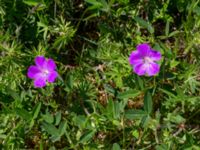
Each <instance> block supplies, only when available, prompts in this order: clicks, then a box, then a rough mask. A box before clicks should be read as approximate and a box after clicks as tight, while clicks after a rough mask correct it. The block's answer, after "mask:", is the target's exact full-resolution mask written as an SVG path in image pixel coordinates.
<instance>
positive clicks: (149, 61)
mask: <svg viewBox="0 0 200 150" xmlns="http://www.w3.org/2000/svg"><path fill="white" fill-rule="evenodd" d="M152 62H153V61H152V60H151V58H149V57H144V63H145V64H149V63H152Z"/></svg>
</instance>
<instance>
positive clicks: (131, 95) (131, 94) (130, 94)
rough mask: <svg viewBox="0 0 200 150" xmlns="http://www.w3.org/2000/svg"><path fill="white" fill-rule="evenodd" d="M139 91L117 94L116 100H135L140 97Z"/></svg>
mask: <svg viewBox="0 0 200 150" xmlns="http://www.w3.org/2000/svg"><path fill="white" fill-rule="evenodd" d="M140 93H141V92H140V91H137V90H128V91H125V92H122V93H119V94H118V95H117V98H119V99H125V98H135V97H136V96H138V95H140Z"/></svg>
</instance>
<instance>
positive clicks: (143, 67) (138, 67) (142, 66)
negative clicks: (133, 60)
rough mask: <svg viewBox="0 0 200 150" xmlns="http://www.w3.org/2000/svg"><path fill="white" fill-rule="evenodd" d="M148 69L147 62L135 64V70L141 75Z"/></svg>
mask: <svg viewBox="0 0 200 150" xmlns="http://www.w3.org/2000/svg"><path fill="white" fill-rule="evenodd" d="M146 70H147V65H146V64H143V63H141V64H137V65H135V66H134V72H135V73H136V74H137V75H139V76H142V75H145V74H146Z"/></svg>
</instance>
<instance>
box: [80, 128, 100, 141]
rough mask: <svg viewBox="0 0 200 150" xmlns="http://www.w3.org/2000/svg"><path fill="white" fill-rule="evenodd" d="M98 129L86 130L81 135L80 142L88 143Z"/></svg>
mask: <svg viewBox="0 0 200 150" xmlns="http://www.w3.org/2000/svg"><path fill="white" fill-rule="evenodd" d="M95 132H96V131H94V130H90V131H87V132H85V133H84V134H83V135H82V136H81V137H80V143H86V142H87V141H89V140H90V139H91V138H92V137H93V136H94V134H95Z"/></svg>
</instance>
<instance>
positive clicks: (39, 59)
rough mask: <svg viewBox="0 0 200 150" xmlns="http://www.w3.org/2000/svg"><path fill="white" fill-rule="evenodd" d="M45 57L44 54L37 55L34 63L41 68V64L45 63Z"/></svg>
mask: <svg viewBox="0 0 200 150" xmlns="http://www.w3.org/2000/svg"><path fill="white" fill-rule="evenodd" d="M45 61H46V60H45V57H44V56H37V57H36V58H35V64H36V65H37V66H38V67H41V68H43V66H44V65H45Z"/></svg>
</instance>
